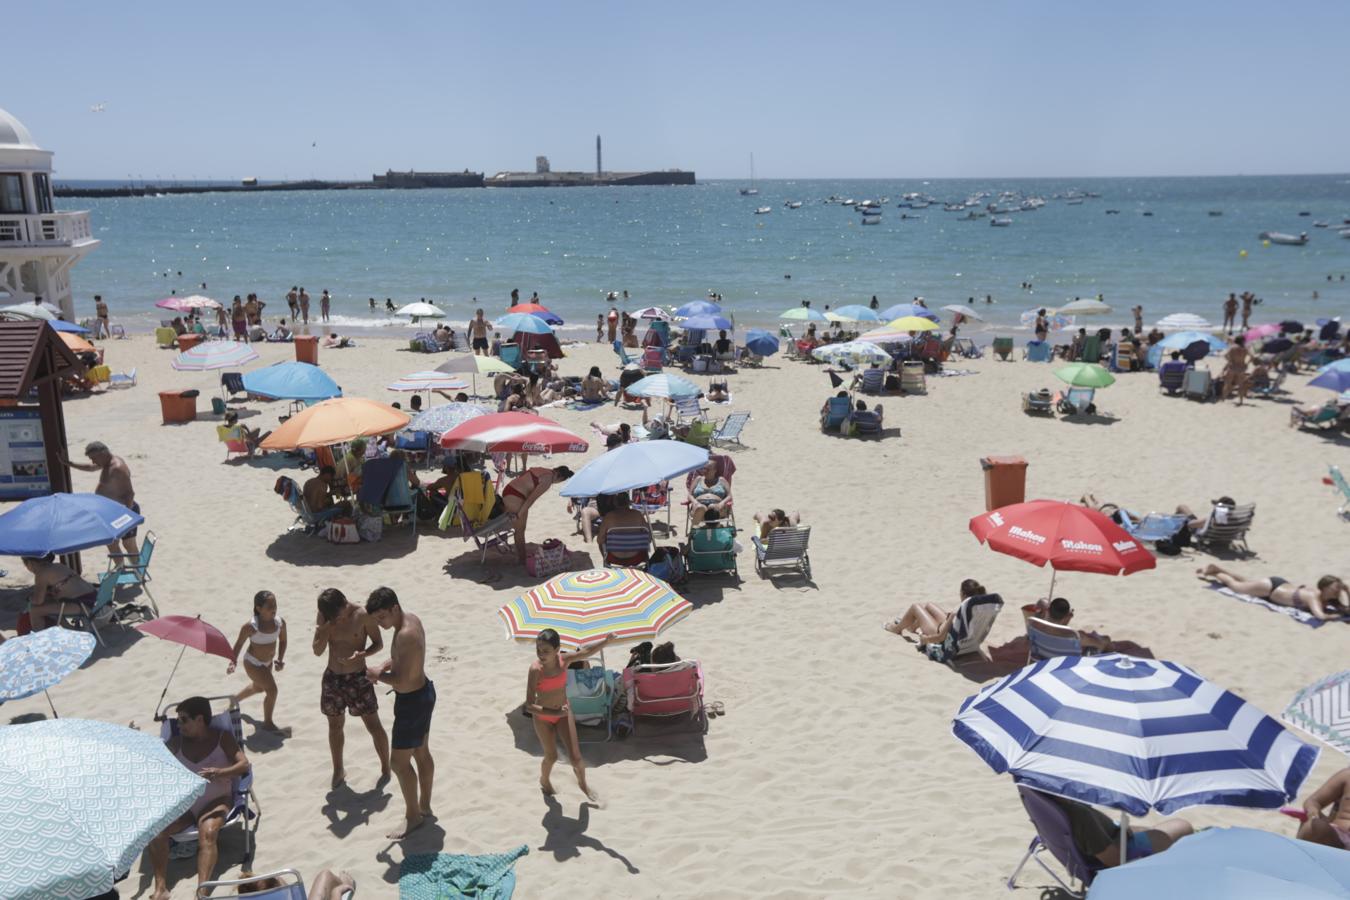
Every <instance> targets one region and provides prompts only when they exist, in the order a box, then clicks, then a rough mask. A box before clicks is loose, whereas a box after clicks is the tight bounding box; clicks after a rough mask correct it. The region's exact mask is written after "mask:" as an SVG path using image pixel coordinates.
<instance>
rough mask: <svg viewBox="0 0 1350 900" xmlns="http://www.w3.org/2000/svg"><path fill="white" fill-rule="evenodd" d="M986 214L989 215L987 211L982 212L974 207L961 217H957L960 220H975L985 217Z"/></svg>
mask: <svg viewBox="0 0 1350 900" xmlns="http://www.w3.org/2000/svg"><path fill="white" fill-rule="evenodd" d="M986 215H987V213H982V212H980V211H979V210H978V209H972V210H971V211H970V212H968V213H966V214H965V215H964V216H962V217H961V218H959V219H957V221H958V222H974V221H975V220H976V219H983V218H984V217H985V216H986Z"/></svg>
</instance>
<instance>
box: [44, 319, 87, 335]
mask: <svg viewBox="0 0 1350 900" xmlns="http://www.w3.org/2000/svg"><path fill="white" fill-rule="evenodd" d="M47 324H48V325H50V326H52V328H53V329H55V330H56V331H68V332H70V333H71V334H88V333H89V329H88V328H85V327H84V326H83V325H76V324H75V323H74V322H67V321H66V320H65V319H52V320H51V321H50V322H48V323H47Z"/></svg>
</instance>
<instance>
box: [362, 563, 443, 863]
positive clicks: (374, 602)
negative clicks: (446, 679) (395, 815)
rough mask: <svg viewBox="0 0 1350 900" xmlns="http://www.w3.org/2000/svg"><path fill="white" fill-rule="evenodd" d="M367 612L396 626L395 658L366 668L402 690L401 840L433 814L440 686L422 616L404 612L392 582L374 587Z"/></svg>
mask: <svg viewBox="0 0 1350 900" xmlns="http://www.w3.org/2000/svg"><path fill="white" fill-rule="evenodd" d="M366 612H367V613H368V614H369V615H371V616H373V617H374V619H375V622H376V623H377V624H378V625H379V626H380V627H381V628H389V629H392V630H393V632H394V636H393V638H392V639H391V640H390V642H389V659H388V660H386V661H385V662H384V664H383V665H379V666H371V667H369V668H368V669H366V677H367V678H368V679H369V680H370V683H371V684H372V685H373V684H375V683H377V682H380V683H383V684H387V685H389V686H390V687H392V688H393V689H394V693H395V694H396V695H397V696H396V697H395V699H394V732H393V742H392V747H393V759H392V764H393V767H394V774H395V775H397V776H398V786H399V787H400V788H401V789H402V790H403V804H404V807H405V809H406V818H407V821H406V822H405V823H404V824H403V826H402V827H401V828H396V829H394V830H393V831H391V832H389V834H388V837H389V839H390V840H391V841H399V840H402V839H403V838H405V837H407V835H408V834H409V833H410V832H412V831H413V830H414V829H416V828H418V827H420V826H421V825H422V824H424V823H425V822H426V820H427V819H428V818H430V817H431V816H432V815H433V813H432V811H431V785H432V781H433V780H434V779H435V777H436V763H435V761H434V760H433V759H432V758H431V750H430V749H429V747H428V746H427V743H428V739H429V737H430V731H431V714H432V712H433V711H434V710H435V709H436V686H435V685H434V684H432V682H431V679H429V678H427V675H426V669H425V663H426V655H427V635H426V631H425V630H423V628H422V620H421V619H419V618H418V617H417V616H414V615H413V614H411V613H406V612H404V611H403V607H402V606H400V605H399V602H398V595H397V594H395V593H394V592H393V590H392V589H390V588H387V587H379V588H376V589H375V590H373V591H371V593H370V599H368V600H367V601H366ZM414 763H415V764H416V767H415V768H414Z"/></svg>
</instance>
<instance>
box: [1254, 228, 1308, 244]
mask: <svg viewBox="0 0 1350 900" xmlns="http://www.w3.org/2000/svg"><path fill="white" fill-rule="evenodd" d="M1257 237H1258V238H1260V239H1261V240H1263V241H1270V242H1271V243H1272V244H1287V245H1289V246H1291V247H1302V246H1303V245H1304V244H1306V243H1308V232H1306V231H1304V232H1301V233H1299V234H1297V235H1293V234H1285V233H1284V232H1282V231H1263V232H1261V233H1260V234H1258V235H1257Z"/></svg>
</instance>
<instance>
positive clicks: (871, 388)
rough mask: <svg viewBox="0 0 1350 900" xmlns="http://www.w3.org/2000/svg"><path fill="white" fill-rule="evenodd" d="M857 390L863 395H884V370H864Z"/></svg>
mask: <svg viewBox="0 0 1350 900" xmlns="http://www.w3.org/2000/svg"><path fill="white" fill-rule="evenodd" d="M859 390H861V391H862V392H863V393H864V394H881V393H884V392H885V390H886V370H885V369H883V368H881V367H880V366H873V367H872V368H870V369H864V370H863V373H862V384H861V385H860V387H859Z"/></svg>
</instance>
